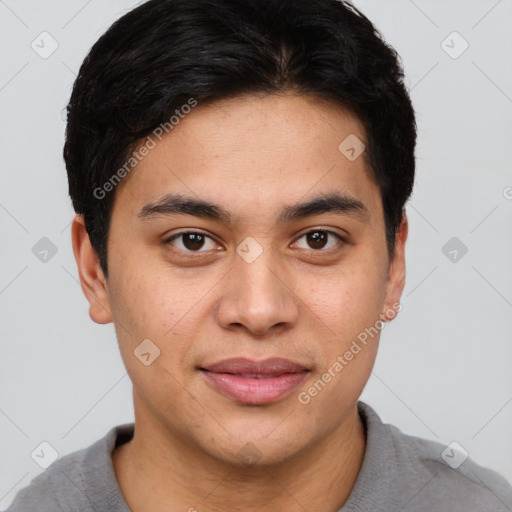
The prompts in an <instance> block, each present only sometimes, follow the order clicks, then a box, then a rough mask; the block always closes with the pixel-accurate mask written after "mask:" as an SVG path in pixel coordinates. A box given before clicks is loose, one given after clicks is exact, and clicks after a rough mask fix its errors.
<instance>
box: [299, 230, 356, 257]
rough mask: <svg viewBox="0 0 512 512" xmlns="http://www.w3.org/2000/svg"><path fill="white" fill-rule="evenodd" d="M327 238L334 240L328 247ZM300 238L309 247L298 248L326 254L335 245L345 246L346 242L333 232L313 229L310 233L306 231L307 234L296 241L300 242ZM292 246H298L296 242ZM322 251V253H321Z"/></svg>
mask: <svg viewBox="0 0 512 512" xmlns="http://www.w3.org/2000/svg"><path fill="white" fill-rule="evenodd" d="M329 237H331V240H332V238H335V241H334V243H331V244H330V245H329ZM302 238H305V240H306V243H307V244H308V245H309V247H299V248H301V249H307V250H314V251H319V250H320V251H321V252H324V251H325V252H327V250H328V249H332V248H334V247H336V245H340V243H341V244H345V243H347V241H346V240H345V238H343V237H342V236H341V235H338V233H335V232H334V231H329V230H326V229H314V230H311V231H308V232H307V233H304V234H303V235H302V236H301V237H299V238H298V240H301V239H302ZM293 245H295V246H296V245H298V241H297V242H295V243H294V244H293ZM322 250H323V251H322Z"/></svg>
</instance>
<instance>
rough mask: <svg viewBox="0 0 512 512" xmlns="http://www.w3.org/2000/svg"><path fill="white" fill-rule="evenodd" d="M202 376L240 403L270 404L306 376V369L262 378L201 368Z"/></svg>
mask: <svg viewBox="0 0 512 512" xmlns="http://www.w3.org/2000/svg"><path fill="white" fill-rule="evenodd" d="M202 372H203V374H204V376H205V377H206V379H207V380H208V382H210V383H211V384H213V386H214V387H215V389H216V390H217V391H220V392H221V393H222V394H223V395H225V396H228V397H229V398H231V399H233V400H235V401H236V402H239V403H242V404H254V405H261V404H270V403H272V402H276V401H277V400H279V399H281V398H283V397H284V396H286V395H287V394H289V393H290V392H291V391H292V390H293V389H295V388H296V387H297V386H298V385H299V384H300V383H301V382H302V381H303V380H304V378H305V377H306V374H307V373H308V372H307V371H303V372H296V373H284V374H282V375H279V376H278V377H264V378H262V379H257V378H250V377H240V376H239V375H233V374H231V373H215V372H209V371H206V370H202Z"/></svg>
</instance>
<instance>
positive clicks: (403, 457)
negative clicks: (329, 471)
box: [7, 402, 512, 512]
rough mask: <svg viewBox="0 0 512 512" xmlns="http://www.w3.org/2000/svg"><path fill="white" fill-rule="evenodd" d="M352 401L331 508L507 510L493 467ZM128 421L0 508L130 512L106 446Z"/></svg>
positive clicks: (508, 500) (511, 495)
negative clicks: (341, 491)
mask: <svg viewBox="0 0 512 512" xmlns="http://www.w3.org/2000/svg"><path fill="white" fill-rule="evenodd" d="M358 409H359V414H360V416H361V418H362V420H363V424H364V427H365V430H366V436H367V444H366V451H365V454H364V460H363V465H362V467H361V471H360V472H359V475H358V477H357V480H356V483H355V485H354V487H353V489H352V492H351V493H350V496H349V498H348V500H347V502H346V503H345V505H344V506H343V507H342V508H341V509H340V511H339V512H356V511H357V512H399V511H400V512H477V511H478V512H491V511H492V512H512V487H511V486H510V485H509V484H508V483H507V482H506V480H505V479H504V478H503V477H501V476H500V475H499V474H497V473H496V472H494V471H492V470H490V469H486V468H483V467H481V466H478V465H477V464H475V463H474V462H473V461H471V459H470V458H467V459H465V460H464V462H462V463H461V461H462V459H463V457H462V458H461V455H460V453H461V452H460V451H459V452H457V451H454V450H453V449H452V448H448V449H447V447H446V446H443V445H441V444H439V443H437V442H433V441H427V440H424V439H420V438H418V437H413V436H409V435H406V434H403V433H402V432H401V431H400V430H399V429H397V428H396V427H394V426H392V425H389V424H384V423H382V421H381V419H380V418H379V416H378V415H377V413H376V412H375V411H374V410H373V409H372V408H371V407H370V406H368V405H367V404H365V403H363V402H359V403H358ZM133 429H134V425H133V423H130V424H125V425H120V426H117V427H114V428H113V429H112V430H110V432H109V433H108V434H107V435H106V436H105V437H104V438H103V439H100V440H98V441H97V442H95V443H94V444H92V445H91V446H89V447H88V448H85V449H83V450H80V451H76V452H74V453H71V454H68V455H66V456H63V457H62V458H60V459H58V460H56V461H55V462H54V463H53V464H52V465H51V466H50V467H49V468H48V469H47V470H46V471H45V472H44V473H42V474H40V475H38V476H37V477H35V478H34V479H33V480H32V482H31V483H30V484H29V485H28V487H25V488H24V489H21V490H20V491H19V492H18V494H17V495H16V497H15V499H14V501H13V503H12V505H11V506H10V508H9V509H8V510H7V512H35V511H37V512H131V510H130V508H129V507H128V505H127V503H126V501H125V499H124V497H123V494H122V492H121V489H120V488H119V485H118V483H117V480H116V476H115V473H114V469H113V466H112V452H113V451H114V448H115V446H118V445H120V444H122V443H124V442H126V441H128V440H129V439H131V437H132V436H133ZM459 464H460V465H459ZM452 466H454V467H453V468H452ZM455 466H458V467H455ZM312 512H314V511H312ZM315 512H316V511H315Z"/></svg>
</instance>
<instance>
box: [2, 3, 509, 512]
mask: <svg viewBox="0 0 512 512" xmlns="http://www.w3.org/2000/svg"><path fill="white" fill-rule="evenodd" d="M354 4H355V5H356V6H358V7H359V8H361V9H362V10H363V12H364V13H365V14H366V15H367V16H368V17H369V18H370V19H371V20H372V21H373V22H374V23H375V24H376V26H377V27H378V28H379V29H380V30H381V31H382V33H383V34H384V36H385V38H386V39H387V41H388V42H389V43H390V44H392V45H393V46H395V48H396V49H397V51H398V52H399V54H400V55H401V56H402V59H403V63H404V67H405V71H406V76H407V84H408V86H409V87H410V89H411V96H412V100H413V103H414V105H415V109H416V111H417V122H418V128H419V141H418V149H417V182H416V189H415V192H414V195H413V197H412V200H411V202H410V203H409V205H408V208H407V211H408V216H409V222H410V235H409V241H408V246H407V258H408V268H407V284H406V289H405V292H404V294H403V297H402V304H403V310H402V312H401V313H400V315H399V316H398V317H397V319H395V320H394V321H393V322H392V323H391V324H388V325H386V327H385V329H384V331H383V333H382V338H381V348H380V354H379V357H378V360H377V364H376V366H375V369H374V373H373V375H372V377H371V379H370V382H369V383H368V386H367V388H366V390H365V392H364V395H363V399H364V400H366V401H367V402H368V403H369V404H370V405H372V406H373V407H374V408H375V409H376V410H377V412H378V413H379V414H380V415H381V416H382V418H383V419H384V420H385V421H387V422H390V423H393V424H395V425H397V426H399V427H400V428H401V429H402V430H403V431H404V432H407V433H410V434H413V435H417V436H420V437H426V438H429V439H435V440H438V441H440V442H441V443H443V444H446V445H447V444H448V443H451V442H452V441H457V442H458V443H460V445H461V446H462V447H464V449H465V450H467V452H468V453H469V456H470V457H471V458H472V459H473V460H476V461H477V462H479V463H480V464H482V465H485V466H489V467H492V468H494V469H496V470H498V471H499V472H501V473H502V474H503V475H504V476H505V477H506V478H507V479H508V480H509V481H512V442H511V441H510V432H511V426H512V372H511V365H512V339H511V334H510V333H511V329H512V314H511V313H512V271H511V269H510V265H511V261H512V259H511V255H512V236H511V234H512V172H511V161H512V158H511V154H510V148H511V146H512V123H511V120H512V67H511V66H512V58H511V57H512V31H511V30H510V21H511V20H512V1H511V0H500V1H496V0H478V1H477V0H473V1H468V0H451V1H441V0H439V1H433V0H415V1H412V0H393V1H392V2H391V1H390V0H388V1H383V0H360V1H355V2H354ZM134 5H136V2H132V1H129V0H116V1H109V2H104V1H99V0H89V1H83V0H72V1H69V0H68V1H66V2H64V1H60V2H57V1H28V0H5V1H2V0H0V40H1V41H0V42H1V45H0V48H1V49H2V50H1V51H2V53H1V63H0V108H1V127H0V129H1V133H0V140H1V144H2V152H1V155H2V159H1V164H0V169H1V171H0V172H1V178H0V234H1V251H0V258H1V261H0V264H1V265H0V315H1V320H0V329H1V338H0V343H1V345H0V347H1V357H0V433H1V445H0V508H2V509H3V508H6V507H7V506H8V505H9V503H10V502H11V501H12V499H13V498H14V495H15V493H16V492H17V491H18V490H19V489H21V488H22V487H24V486H26V485H27V484H28V483H29V481H30V480H31V479H32V478H33V477H34V476H35V475H37V474H38V473H40V472H41V471H42V468H41V467H40V466H39V465H38V464H37V463H36V462H35V461H34V460H33V459H32V457H31V453H32V452H33V451H34V450H35V449H36V448H38V447H39V445H40V443H41V442H43V441H45V442H47V443H49V444H50V445H51V446H52V447H53V448H54V449H55V450H56V451H57V452H58V454H59V455H60V456H62V455H64V454H66V453H69V452H71V451H74V450H77V449H79V448H82V447H85V446H88V445H89V444H91V443H92V442H94V441H95V440H97V439H99V438H100V437H102V436H104V435H105V434H106V432H107V431H108V430H109V429H110V428H111V427H112V426H114V425H116V424H120V423H125V422H130V421H132V420H133V408H132V404H131V385H130V381H129V378H128V376H127V375H126V372H125V370H124V367H123V365H122V361H121V358H120V356H119V352H118V348H117V342H116V339H115V335H114V329H113V327H112V326H111V325H108V326H99V325H96V324H94V323H93V322H92V321H91V320H90V319H89V316H88V310H87V302H86V300H85V298H84V297H83V295H82V291H81V289H80V286H79V284H78V281H77V277H78V275H77V271H76V265H75V261H74V258H73V254H72V250H71V244H70V229H69V226H70V221H71V219H72V216H73V210H72V208H71V203H70V200H69V198H68V196H67V180H66V174H65V168H64V164H63V160H62V156H61V154H62V144H63V136H64V128H65V124H64V107H65V105H66V102H67V100H68V98H69V95H70V91H71V86H72V83H73V80H74V78H75V75H76V72H77V70H78V68H79V65H80V63H81V61H82V59H83V58H84V56H85V55H86V52H87V50H88V49H89V48H90V46H91V45H92V44H93V43H94V41H95V40H96V39H97V38H98V37H99V36H100V35H101V34H102V33H103V32H104V31H105V30H106V29H107V28H108V26H109V25H110V24H111V23H112V22H113V21H114V20H115V19H117V18H118V17H119V16H120V15H122V14H123V13H125V12H127V11H128V10H129V9H130V8H131V7H132V6H134ZM43 31H46V32H48V33H49V34H50V35H51V38H53V39H54V40H55V41H56V42H57V43H58V48H57V49H56V50H55V51H54V53H53V54H51V55H49V56H47V55H45V56H46V57H47V58H42V57H41V56H40V54H38V53H37V52H36V51H35V50H34V49H33V48H32V47H31V43H32V41H35V42H34V45H38V46H36V48H37V50H38V51H39V52H40V53H44V52H49V51H50V50H51V48H52V47H51V45H52V44H55V43H52V39H50V38H49V36H39V35H40V34H41V32H43ZM454 31H456V32H458V33H459V34H460V36H461V37H462V38H463V39H461V38H460V37H459V36H457V35H453V34H452V33H453V32H454ZM41 39H43V41H42V42H41ZM464 40H465V41H467V43H468V44H469V47H468V48H467V50H466V51H465V52H464V53H462V54H461V55H458V54H459V53H460V52H461V50H462V49H464ZM443 41H445V43H444V44H443V43H442V42H443ZM445 50H446V51H445ZM447 52H448V53H447ZM449 53H451V55H449ZM455 56H456V57H457V58H454V57H455ZM43 237H47V238H48V239H49V240H50V241H51V243H52V244H53V245H54V246H55V249H56V250H57V252H56V253H55V254H52V251H51V248H50V249H49V246H48V241H42V242H40V240H41V238H43ZM453 237H456V238H457V239H456V240H455V241H452V242H451V244H453V245H448V246H447V247H446V248H445V249H444V252H443V247H445V244H447V242H449V240H451V239H452V238H453ZM36 244H39V245H36ZM462 244H464V246H465V247H467V249H468V251H467V253H466V254H463V250H462V249H463V245H462ZM34 246H35V247H36V249H34V252H35V253H36V254H34V252H33V247H34ZM55 249H54V250H55ZM44 250H49V252H48V253H47V254H46V261H41V259H40V258H43V256H44V255H45V253H44V252H42V253H41V252H40V251H44ZM454 250H455V251H457V252H456V253H454V252H453V251H454ZM445 253H446V254H445ZM455 256H456V257H457V259H456V261H453V258H454V257H455ZM38 450H39V452H38V451H37V450H36V453H42V452H41V448H38ZM43 452H44V453H45V454H46V455H45V456H47V457H48V456H50V455H51V451H50V448H48V447H47V446H46V447H44V446H43ZM48 454H50V455H48ZM34 458H35V459H36V460H37V457H34ZM40 462H41V463H44V461H40Z"/></svg>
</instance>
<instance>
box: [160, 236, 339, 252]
mask: <svg viewBox="0 0 512 512" xmlns="http://www.w3.org/2000/svg"><path fill="white" fill-rule="evenodd" d="M311 233H327V234H328V235H333V236H334V237H335V238H337V239H338V243H341V244H342V245H345V244H347V243H348V242H347V240H346V239H345V238H344V237H343V236H341V235H340V234H338V233H336V232H334V231H331V230H328V229H312V230H310V231H306V232H305V233H302V235H300V236H299V237H298V238H297V240H296V241H295V242H294V243H297V241H298V240H300V239H301V238H303V237H305V236H307V235H309V234H311ZM191 234H192V235H202V236H204V237H205V238H209V239H210V240H213V238H212V237H210V236H208V235H207V234H205V233H202V232H201V231H182V232H181V233H175V234H174V235H172V236H170V237H169V238H167V239H165V240H164V244H166V245H171V246H172V244H171V242H173V241H174V240H176V239H177V238H179V237H180V236H183V235H191ZM334 249H335V247H331V248H329V249H325V250H324V249H305V250H306V251H310V252H312V253H329V252H331V251H332V250H334ZM173 250H175V251H177V252H180V253H182V254H183V255H185V257H187V258H197V257H200V256H201V255H202V254H203V253H206V252H207V251H190V250H183V249H176V248H173Z"/></svg>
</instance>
